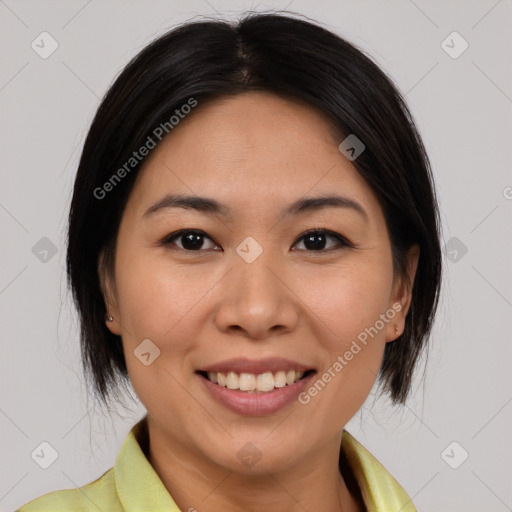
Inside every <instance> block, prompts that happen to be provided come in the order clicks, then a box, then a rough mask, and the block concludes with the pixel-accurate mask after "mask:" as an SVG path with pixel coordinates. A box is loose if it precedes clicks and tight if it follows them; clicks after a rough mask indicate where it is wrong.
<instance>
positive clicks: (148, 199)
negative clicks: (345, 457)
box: [101, 93, 418, 472]
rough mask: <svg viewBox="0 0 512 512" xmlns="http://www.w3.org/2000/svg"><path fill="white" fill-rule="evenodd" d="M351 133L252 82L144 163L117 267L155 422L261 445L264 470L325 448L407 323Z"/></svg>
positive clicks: (113, 289) (215, 457)
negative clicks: (345, 137) (354, 159)
mask: <svg viewBox="0 0 512 512" xmlns="http://www.w3.org/2000/svg"><path fill="white" fill-rule="evenodd" d="M340 142H341V140H337V139H336V137H334V136H333V134H332V131H331V130H330V128H329V125H328V124H327V122H326V120H325V119H324V118H323V117H322V116H321V115H320V114H318V113H316V112H315V111H313V110H311V109H310V108H309V107H307V106H303V105H300V104H298V103H295V102H291V101H288V100H284V99H281V98H278V97H276V96H273V95H271V94H267V93H247V94H244V95H239V96H236V97H233V98H226V99H222V100H216V101H214V102H212V103H207V104H205V105H201V104H199V106H198V107H197V108H196V109H195V111H194V112H193V113H191V114H190V115H189V116H188V117H187V118H186V119H185V120H184V121H182V122H181V124H180V125H178V126H177V127H176V128H175V129H174V130H173V132H172V133H171V134H170V135H169V136H168V137H167V138H166V139H164V140H163V141H162V143H161V144H160V145H158V146H157V147H156V148H155V149H154V150H152V153H151V154H150V155H149V157H148V158H147V159H146V162H145V165H144V167H143V169H142V170H141V172H140V173H139V175H138V176H137V179H136V182H135V185H134V188H133V190H132V192H131V195H130V198H129V200H128V203H127V206H126V209H125V211H124V214H123V217H122V221H121V225H120V229H119V234H118V241H117V249H116V258H115V278H114V277H113V276H110V275H109V274H108V273H106V272H103V271H102V273H101V276H102V283H103V286H104V289H105V290H106V301H107V305H108V312H109V314H111V315H112V316H113V317H114V321H113V322H110V323H108V324H107V325H108V328H109V329H110V330H111V331H112V332H114V333H115V334H119V335H121V337H122V342H123V348H124V353H125V357H126V363H127V367H128V371H129V375H130V378H131V381H132V384H133V387H134V389H135V391H136V393H137V395H138V397H139V398H140V400H141V402H142V403H143V405H144V406H145V407H146V409H147V411H148V417H149V421H150V428H152V429H153V432H154V435H155V436H159V437H160V438H161V439H165V440H166V442H168V443H171V444H172V445H175V446H177V447H178V446H179V447H180V448H179V449H180V450H184V451H186V452H187V453H188V454H189V455H190V456H191V457H194V458H195V459H196V461H197V462H198V463H200V461H209V462H210V463H212V464H216V465H218V466H221V467H223V468H227V469H230V470H232V471H238V472H243V471H246V470H247V471H249V469H248V468H247V467H244V464H243V463H242V462H243V461H242V462H241V460H242V459H241V457H240V455H241V454H242V455H244V450H249V451H250V448H248V447H247V446H246V445H247V443H252V444H253V445H254V446H256V447H257V450H258V451H259V452H260V453H261V454H263V456H262V458H261V460H260V461H259V462H258V464H257V465H255V466H254V469H252V471H261V472H263V471H268V470H269V469H270V468H274V469H275V468H276V467H282V468H285V467H287V466H288V465H292V464H296V463H298V462H300V461H301V460H305V459H307V457H314V454H315V453H321V451H322V448H325V446H327V445H329V444H330V443H332V442H333V440H336V442H338V441H339V435H340V431H341V429H342V428H343V427H344V425H345V424H346V423H347V422H348V421H349V419H350V418H351V417H352V416H353V415H354V414H355V413H356V412H357V410H358V409H359V408H360V407H361V405H362V404H363V402H364V400H365V399H366V397H367V395H368V394H369V392H370V390H371V388H372V385H373V384H374V381H375V379H376V376H377V374H378V371H379V367H380V365H381V362H382V357H383V351H384V348H385V344H386V343H387V342H393V340H394V339H395V338H397V336H398V335H399V334H400V333H401V332H402V331H403V326H404V319H405V315H406V312H407V309H408V307H409V302H410V290H409V288H408V287H407V280H406V279H401V278H399V277H398V276H397V277H396V278H394V273H393V265H392V253H391V246H390V241H389V235H388V230H387V228H386V223H385V220H384V215H383V212H382V209H381V207H380V205H379V202H378V200H377V197H376V196H375V195H374V193H373V192H372V190H371V189H370V188H369V186H368V185H367V184H366V182H365V181H364V180H363V178H362V177H361V176H360V175H359V174H358V173H357V171H356V169H355V168H354V166H353V165H352V163H351V162H350V161H349V160H348V159H346V158H345V156H343V155H342V154H341V153H340V151H339V150H338V145H339V144H340ZM167 195H174V196H176V195H180V196H182V199H183V198H197V197H199V196H200V197H202V198H207V199H208V201H210V202H205V201H203V202H199V201H196V203H195V204H191V203H181V205H179V204H178V205H177V204H176V202H174V203H173V202H172V201H169V197H168V198H167V199H168V200H167V202H166V201H163V202H162V199H164V198H165V197H166V196H167ZM332 196H338V199H337V200H333V199H331V200H330V201H321V200H318V201H311V200H312V199H318V198H323V197H332ZM340 198H341V199H340ZM175 199H176V198H175ZM297 202H299V203H298V206H297V204H296V203H297ZM301 202H302V203H301ZM294 204H296V206H297V207H296V208H292V205H294ZM417 256H418V255H417V252H416V253H414V252H411V256H410V265H409V268H410V274H409V277H410V278H413V277H414V273H415V270H416V262H417ZM395 324H396V326H397V327H398V332H397V330H396V328H395ZM364 333H366V336H365V334H364ZM143 340H150V341H144V342H143ZM363 340H364V341H363ZM142 342H143V344H142V345H141V343H142ZM397 343H399V341H397ZM208 371H209V372H210V375H209V377H210V379H211V381H210V380H209V379H208V374H207V372H208ZM294 371H296V372H295V373H294ZM219 372H220V373H222V374H223V375H218V373H219ZM299 372H303V375H302V374H301V373H299ZM228 373H229V374H230V375H228ZM287 378H288V379H289V380H288V381H287V380H286V379H287ZM225 379H226V380H227V383H224V380H225ZM297 379H299V380H297ZM212 381H213V382H212ZM215 381H216V383H215ZM295 381H296V382H295ZM221 384H225V386H227V387H225V386H221ZM255 385H257V388H259V390H258V389H256V390H252V391H251V389H250V388H253V387H254V386H255ZM229 388H234V389H229ZM237 388H243V389H242V390H240V389H237ZM268 389H271V391H268ZM265 390H267V391H265ZM315 390H316V391H315ZM150 433H151V430H150Z"/></svg>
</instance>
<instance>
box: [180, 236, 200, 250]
mask: <svg viewBox="0 0 512 512" xmlns="http://www.w3.org/2000/svg"><path fill="white" fill-rule="evenodd" d="M182 243H183V247H185V249H191V250H194V249H200V248H201V246H202V245H203V241H202V235H197V234H196V233H189V234H188V235H183V241H182ZM187 245H188V247H187Z"/></svg>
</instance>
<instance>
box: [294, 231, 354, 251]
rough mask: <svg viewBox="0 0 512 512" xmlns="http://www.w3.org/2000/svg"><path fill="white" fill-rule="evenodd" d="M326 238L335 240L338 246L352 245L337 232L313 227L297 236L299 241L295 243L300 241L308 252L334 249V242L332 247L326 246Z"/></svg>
mask: <svg viewBox="0 0 512 512" xmlns="http://www.w3.org/2000/svg"><path fill="white" fill-rule="evenodd" d="M328 239H334V240H335V241H337V245H338V246H341V247H352V245H351V244H350V243H349V242H348V241H347V240H346V239H345V238H343V237H342V236H341V235H338V234H337V233H334V232H332V231H328V230H326V229H314V230H312V231H308V232H307V233H305V234H304V235H302V236H301V238H299V242H297V243H296V245H298V244H300V243H302V244H303V245H304V247H305V248H306V250H307V251H308V252H312V251H316V252H320V251H325V250H331V249H336V244H335V245H334V247H332V246H331V247H326V245H327V240H328ZM302 241H303V242H302ZM341 247H340V248H341ZM300 250H304V249H300Z"/></svg>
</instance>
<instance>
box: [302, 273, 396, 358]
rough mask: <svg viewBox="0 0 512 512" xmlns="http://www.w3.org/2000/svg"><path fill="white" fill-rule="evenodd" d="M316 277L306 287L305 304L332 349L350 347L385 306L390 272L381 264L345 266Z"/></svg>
mask: <svg viewBox="0 0 512 512" xmlns="http://www.w3.org/2000/svg"><path fill="white" fill-rule="evenodd" d="M317 277H318V278H319V279H316V283H317V284H316V285H315V286H307V287H305V290H306V291H305V292H304V293H305V297H304V302H305V303H306V304H308V305H309V306H310V307H311V310H312V311H313V312H314V313H316V315H317V316H318V318H319V319H321V320H322V324H323V325H324V326H325V332H326V333H327V334H328V335H327V339H328V340H331V343H330V344H331V348H332V349H334V348H336V349H339V348H343V346H344V345H345V344H346V343H347V342H348V343H349V344H350V341H351V340H353V339H356V338H357V336H358V335H359V334H360V333H362V332H365V329H368V328H369V327H371V326H373V325H374V324H375V322H376V321H377V320H378V319H379V315H381V314H382V313H385V311H386V308H387V307H388V301H389V295H390V291H391V288H392V272H391V270H390V269H388V268H386V266H383V265H382V264H379V265H359V264H358V265H356V264H354V265H352V266H349V265H346V266H344V267H343V268H338V269H336V270H330V271H329V273H324V277H322V276H321V275H320V273H319V275H318V276H317ZM379 325H380V324H379ZM380 330H382V331H383V329H380ZM382 335H384V332H382ZM340 343H341V345H340Z"/></svg>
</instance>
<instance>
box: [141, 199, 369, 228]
mask: <svg viewBox="0 0 512 512" xmlns="http://www.w3.org/2000/svg"><path fill="white" fill-rule="evenodd" d="M326 207H333V208H346V209H350V210H353V211H355V212H357V213H358V214H359V215H361V217H363V218H364V220H366V221H367V222H369V216H368V214H367V213H366V210H365V209H364V208H363V207H362V206H361V204H359V203H358V202H357V201H355V200H354V199H350V198H348V197H345V196H341V195H336V194H334V195H333V194H331V195H328V196H322V197H311V198H302V199H299V200H297V201H295V202H294V203H292V204H290V205H288V206H287V207H286V208H285V209H284V210H283V211H282V212H281V218H285V217H290V216H294V215H300V214H302V213H306V212H313V211H318V210H321V209H323V208H326ZM172 208H184V209H187V210H195V211H198V212H201V213H206V214H208V215H220V216H223V217H230V216H231V209H230V208H229V207H228V206H227V205H226V204H224V203H220V202H218V201H216V200H215V199H211V198H208V197H201V196H186V195H182V194H167V195H166V196H164V197H163V198H162V199H160V200H159V201H157V202H156V203H155V204H153V205H152V206H150V207H149V208H148V209H147V210H146V211H145V212H144V214H143V218H149V217H152V216H153V215H154V214H156V213H157V212H162V211H164V210H168V209H172Z"/></svg>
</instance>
